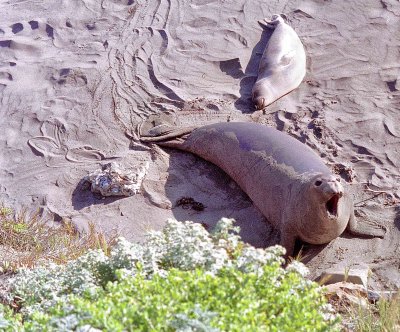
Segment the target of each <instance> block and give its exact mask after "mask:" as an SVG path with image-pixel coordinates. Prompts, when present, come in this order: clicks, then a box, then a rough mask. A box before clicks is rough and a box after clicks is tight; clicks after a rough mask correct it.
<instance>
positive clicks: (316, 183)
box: [314, 180, 322, 187]
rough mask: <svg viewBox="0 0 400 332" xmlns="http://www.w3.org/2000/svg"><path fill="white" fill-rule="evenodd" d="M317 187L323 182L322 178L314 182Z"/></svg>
mask: <svg viewBox="0 0 400 332" xmlns="http://www.w3.org/2000/svg"><path fill="white" fill-rule="evenodd" d="M314 184H315V185H316V186H317V187H319V186H320V185H321V184H322V181H321V180H317V181H315V183H314Z"/></svg>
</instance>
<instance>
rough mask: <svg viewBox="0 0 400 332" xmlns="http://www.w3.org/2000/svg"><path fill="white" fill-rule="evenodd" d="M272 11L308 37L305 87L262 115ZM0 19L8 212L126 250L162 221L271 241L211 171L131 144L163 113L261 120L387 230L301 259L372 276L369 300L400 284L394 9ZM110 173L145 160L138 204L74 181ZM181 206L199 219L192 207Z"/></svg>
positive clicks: (90, 1) (52, 14)
mask: <svg viewBox="0 0 400 332" xmlns="http://www.w3.org/2000/svg"><path fill="white" fill-rule="evenodd" d="M274 13H284V14H286V16H287V17H288V20H289V24H290V25H291V26H292V27H293V28H294V29H295V31H296V32H297V33H298V35H299V37H300V38H301V40H302V42H303V44H304V46H305V49H306V54H307V74H306V78H305V79H304V81H303V83H302V84H301V85H300V87H299V88H298V89H297V90H295V91H293V92H291V93H290V94H288V95H286V96H285V97H283V98H281V99H280V100H278V101H277V102H275V103H273V104H272V105H270V106H269V107H268V108H267V110H266V112H261V111H255V109H254V107H253V105H252V103H251V100H250V98H251V96H250V93H251V89H252V86H253V84H254V82H255V80H256V76H257V68H258V63H259V60H260V58H261V54H262V52H263V50H264V48H265V45H266V43H267V41H268V38H269V37H270V34H271V31H268V30H263V29H262V28H261V26H259V25H258V23H257V20H260V19H262V18H264V17H267V18H270V17H271V15H272V14H274ZM0 18H1V20H0V109H1V116H0V131H1V133H2V135H0V151H1V154H0V199H1V200H2V201H4V202H6V203H7V204H11V205H13V206H16V207H18V206H31V207H34V208H40V209H42V210H43V212H44V214H46V215H48V216H51V218H53V219H54V220H56V221H59V220H61V219H63V218H66V219H70V220H72V221H73V222H74V223H75V224H76V225H77V227H79V228H85V226H86V224H87V222H88V221H89V220H91V221H94V222H95V223H96V224H97V225H98V227H99V228H101V229H103V230H105V231H107V230H111V229H114V228H116V229H118V231H119V232H120V233H121V234H122V235H124V236H125V237H126V238H128V239H130V240H142V239H143V235H144V233H145V232H146V231H148V230H151V229H161V228H162V226H163V225H164V223H165V220H166V219H167V218H169V217H175V218H177V219H178V220H187V219H189V220H194V221H198V222H202V223H204V224H205V225H208V226H211V225H213V224H215V222H216V221H217V220H218V219H219V218H220V217H223V216H227V217H232V218H235V219H236V220H237V222H238V224H239V225H240V226H241V229H242V236H243V238H244V239H245V240H246V241H248V242H250V243H252V244H254V245H256V246H259V247H263V246H267V245H270V244H274V243H276V242H277V241H278V234H277V233H276V231H274V230H273V229H272V228H271V227H270V226H269V224H268V222H267V221H266V220H265V219H264V218H263V216H262V215H261V214H260V212H259V211H258V210H257V209H256V208H254V207H253V205H252V203H251V201H250V200H249V199H248V198H247V197H246V195H245V194H244V193H243V192H242V191H241V190H240V189H239V188H238V186H237V185H236V184H235V183H234V182H233V181H232V180H231V179H230V178H229V177H228V176H227V175H225V174H224V173H223V172H222V171H221V170H219V169H218V168H217V167H215V166H214V165H211V164H209V163H207V162H205V161H203V160H201V159H199V158H197V157H195V156H193V155H189V154H185V153H183V152H179V151H173V150H161V149H154V150H153V151H152V152H151V151H149V150H147V149H146V148H145V147H142V146H138V145H132V142H131V140H130V135H131V134H132V131H133V130H134V128H135V126H136V125H137V124H138V123H139V122H140V121H141V120H142V119H145V118H147V117H148V116H149V115H151V114H157V113H161V112H174V113H176V114H178V115H179V119H180V120H181V123H182V125H189V124H190V125H201V124H205V123H209V122H222V121H228V120H229V121H254V122H259V123H263V124H266V125H269V126H272V127H275V128H278V129H279V130H282V131H285V132H288V133H289V134H291V135H293V136H294V137H296V138H298V139H299V140H301V141H302V142H304V143H305V144H307V145H309V146H310V147H311V148H312V149H313V150H314V151H316V152H317V153H318V154H319V155H321V156H322V157H323V159H324V160H325V161H326V163H327V164H328V165H329V166H331V167H332V169H335V170H336V171H337V172H338V173H340V174H341V176H342V177H343V179H344V181H347V182H348V190H350V191H351V193H352V194H353V195H354V199H355V202H356V203H357V204H356V206H357V215H358V218H367V219H370V220H371V221H373V222H377V223H380V224H382V225H384V226H386V227H387V228H388V230H389V231H388V233H387V235H386V237H385V238H384V239H355V238H352V237H350V236H347V235H346V234H344V235H343V236H341V237H340V238H338V239H337V240H335V241H333V242H331V243H330V244H329V245H327V246H321V247H315V246H309V247H307V248H306V250H305V255H306V261H307V264H308V266H309V267H310V268H311V270H312V274H313V275H315V276H316V275H318V274H319V273H320V272H321V271H323V270H324V269H327V268H330V267H334V266H338V267H343V269H344V268H345V267H346V266H354V265H356V264H364V265H368V266H370V268H371V269H372V270H373V274H372V279H371V285H372V286H373V287H376V288H378V287H379V288H381V287H387V288H389V289H392V288H393V287H400V249H399V248H400V231H399V229H400V207H399V200H400V189H399V188H400V186H399V183H400V54H399V52H398V50H399V47H400V33H399V31H400V3H399V2H398V1H395V0H368V1H361V0H359V1H357V0H350V1H346V2H334V1H322V0H306V1H269V2H268V4H266V3H265V1H261V0H260V1H257V0H251V1H244V0H241V1H235V2H234V3H232V2H229V1H222V0H220V1H213V0H197V1H191V2H189V1H183V0H171V1H166V0H156V1H150V0H148V1H146V0H141V1H132V0H125V1H116V0H114V1H107V0H105V1H102V2H98V1H94V0H83V1H67V0H63V1H59V2H57V4H48V3H47V2H44V1H23V2H22V1H7V2H3V3H2V4H0ZM110 161H117V162H118V163H120V164H121V165H123V166H124V167H129V168H130V167H132V168H135V167H136V166H137V165H139V164H140V163H142V162H145V161H149V162H150V168H149V173H148V175H147V177H146V179H145V181H144V184H143V193H142V194H138V195H135V196H132V197H127V198H105V199H102V198H100V197H97V196H95V195H93V194H92V193H91V192H90V191H84V190H82V188H81V186H80V181H81V179H82V178H83V177H84V176H85V175H87V174H88V173H89V172H91V171H94V170H96V169H98V168H100V166H101V165H103V164H105V163H108V162H110ZM374 196H375V197H374ZM181 197H192V198H193V199H195V200H196V201H197V202H200V203H202V204H204V206H205V209H204V210H203V211H195V210H192V209H183V207H182V206H178V204H177V201H178V200H179V199H180V198H181Z"/></svg>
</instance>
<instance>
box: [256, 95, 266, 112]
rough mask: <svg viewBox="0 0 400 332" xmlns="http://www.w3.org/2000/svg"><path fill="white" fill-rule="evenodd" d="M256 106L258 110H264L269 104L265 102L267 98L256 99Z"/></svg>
mask: <svg viewBox="0 0 400 332" xmlns="http://www.w3.org/2000/svg"><path fill="white" fill-rule="evenodd" d="M254 106H255V107H256V109H257V110H262V109H264V108H265V107H267V105H266V104H265V98H262V97H258V98H256V99H254Z"/></svg>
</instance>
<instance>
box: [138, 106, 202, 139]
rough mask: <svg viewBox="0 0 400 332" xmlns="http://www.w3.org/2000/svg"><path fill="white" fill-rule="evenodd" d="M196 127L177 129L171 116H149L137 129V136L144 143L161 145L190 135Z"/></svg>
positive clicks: (175, 122)
mask: <svg viewBox="0 0 400 332" xmlns="http://www.w3.org/2000/svg"><path fill="white" fill-rule="evenodd" d="M196 128H197V127H196V126H190V127H179V125H178V124H177V119H176V118H175V117H174V116H173V115H172V114H165V113H162V114H157V115H151V116H150V117H149V118H147V119H146V120H144V121H143V122H142V123H140V124H139V125H138V127H137V136H138V138H139V140H140V141H142V142H145V143H152V142H154V143H161V142H165V141H168V140H173V139H174V138H177V137H180V136H183V135H186V134H189V133H191V132H192V131H193V130H194V129H196Z"/></svg>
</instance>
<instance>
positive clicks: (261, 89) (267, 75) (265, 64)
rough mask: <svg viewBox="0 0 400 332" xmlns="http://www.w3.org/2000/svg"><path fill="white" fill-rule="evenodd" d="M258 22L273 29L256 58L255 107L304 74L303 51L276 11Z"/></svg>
mask: <svg viewBox="0 0 400 332" xmlns="http://www.w3.org/2000/svg"><path fill="white" fill-rule="evenodd" d="M259 23H260V24H261V25H263V26H266V27H268V28H273V29H275V30H274V32H273V33H272V36H271V38H270V39H269V41H268V44H267V47H266V48H265V50H264V53H263V55H262V57H261V60H260V65H259V69H258V77H257V81H256V83H255V84H254V87H253V91H252V96H253V102H254V104H255V106H256V108H257V109H263V108H265V107H266V106H268V105H269V104H271V103H273V102H274V101H275V100H277V99H279V98H281V97H282V96H284V95H286V94H287V93H289V92H290V91H292V90H294V89H295V88H297V87H298V86H299V85H300V83H301V81H302V80H303V78H304V76H305V74H306V53H305V51H304V47H303V44H302V43H301V40H300V39H299V37H298V36H297V34H296V32H295V31H294V30H293V29H292V28H291V27H290V26H289V25H288V24H286V23H285V21H284V19H283V18H282V16H280V15H274V16H273V17H272V20H271V21H267V20H266V19H264V20H263V21H259Z"/></svg>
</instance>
